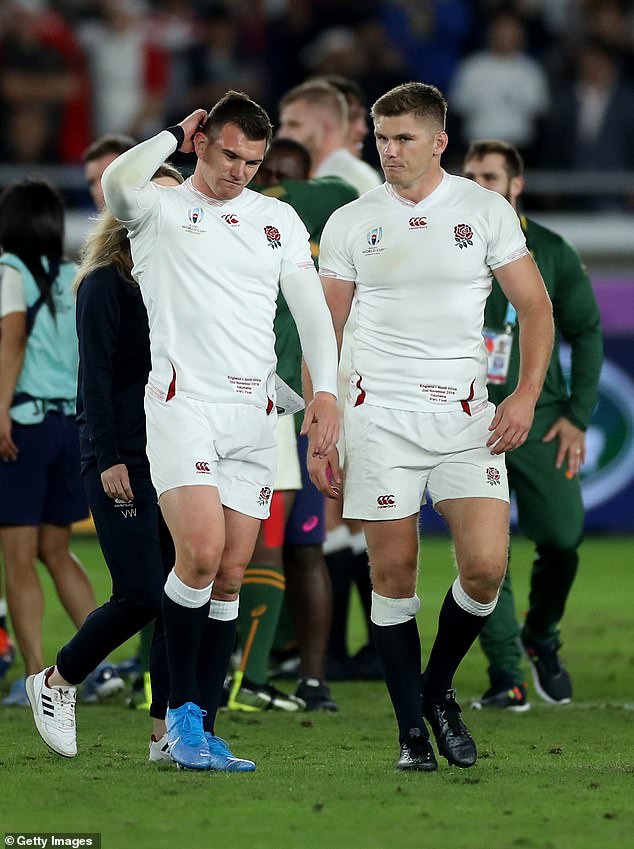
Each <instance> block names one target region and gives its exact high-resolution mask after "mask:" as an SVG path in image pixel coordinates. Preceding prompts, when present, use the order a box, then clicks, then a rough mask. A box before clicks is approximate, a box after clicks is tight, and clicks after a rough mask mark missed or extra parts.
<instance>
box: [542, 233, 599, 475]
mask: <svg viewBox="0 0 634 849" xmlns="http://www.w3.org/2000/svg"><path fill="white" fill-rule="evenodd" d="M551 250H552V251H553V252H556V253H555V256H554V259H555V260H556V264H555V268H556V275H557V277H556V286H555V288H554V292H553V313H554V318H555V326H556V327H557V330H558V331H559V333H560V334H561V336H562V338H563V339H565V340H566V342H568V344H569V345H570V396H569V398H568V403H567V405H566V407H565V408H564V411H563V415H562V416H560V417H559V418H558V419H557V420H556V421H555V422H553V424H552V425H551V427H550V428H549V429H548V432H547V433H546V434H545V436H544V442H551V441H552V440H554V439H556V440H557V456H556V458H555V466H556V467H557V468H558V469H559V468H561V467H562V465H563V463H564V461H565V462H566V465H567V474H568V475H569V476H570V477H572V476H574V475H576V474H577V473H578V471H579V469H580V467H581V465H582V464H583V463H584V462H585V459H586V433H585V432H586V429H587V427H588V423H589V421H590V416H591V415H592V411H593V410H594V406H595V404H596V398H597V389H598V385H599V376H600V373H601V364H602V362H603V339H602V335H601V319H600V316H599V308H598V306H597V302H596V298H595V296H594V292H593V290H592V282H591V280H590V277H589V275H588V272H587V269H586V267H585V266H584V264H583V262H582V260H581V257H580V256H579V254H578V253H577V251H576V250H575V249H574V248H573V247H572V245H570V244H568V242H566V241H564V240H563V239H561V240H559V241H558V242H556V243H555V244H554V245H553V246H552V248H551Z"/></svg>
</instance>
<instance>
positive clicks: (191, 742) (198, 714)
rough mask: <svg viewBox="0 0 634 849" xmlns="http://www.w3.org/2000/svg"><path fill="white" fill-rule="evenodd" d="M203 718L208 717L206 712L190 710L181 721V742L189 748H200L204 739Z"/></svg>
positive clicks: (198, 709) (197, 709)
mask: <svg viewBox="0 0 634 849" xmlns="http://www.w3.org/2000/svg"><path fill="white" fill-rule="evenodd" d="M203 716H207V711H206V710H201V709H200V708H196V709H194V708H191V707H190V708H188V709H187V712H186V713H185V716H184V717H183V718H182V719H181V720H180V721H179V723H178V725H179V730H180V733H181V740H182V741H183V743H185V745H187V746H198V745H199V744H200V742H201V741H202V739H204V732H203Z"/></svg>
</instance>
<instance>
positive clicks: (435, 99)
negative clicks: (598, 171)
mask: <svg viewBox="0 0 634 849" xmlns="http://www.w3.org/2000/svg"><path fill="white" fill-rule="evenodd" d="M445 116H446V102H445V99H444V97H443V95H442V94H441V93H440V92H439V91H438V89H436V88H434V87H433V86H430V85H425V84H423V83H406V84H404V85H401V86H398V87H396V88H395V89H392V90H391V91H389V92H388V93H387V94H385V95H383V96H382V97H380V98H379V99H378V100H377V101H376V103H375V104H374V106H373V109H372V117H373V119H374V126H375V137H376V144H377V148H378V151H379V155H380V158H381V165H382V167H383V170H384V173H385V178H386V182H385V184H384V185H383V186H381V187H380V188H378V189H374V190H373V191H370V192H367V193H366V194H364V195H362V196H361V197H360V198H359V199H358V200H355V201H353V202H352V203H350V204H348V205H347V206H344V207H342V208H340V209H339V210H337V211H336V212H334V213H333V215H332V216H331V218H330V219H329V221H328V223H327V224H326V228H325V229H324V232H323V236H322V240H321V251H320V273H321V276H322V283H323V285H324V289H325V292H326V300H327V301H328V305H329V307H330V310H331V313H332V316H333V320H334V324H335V330H336V332H337V334H338V335H339V337H340V335H341V330H342V328H343V326H344V324H345V321H346V318H347V316H348V313H349V310H350V305H351V303H352V299H353V296H355V295H356V299H357V303H358V311H357V327H356V330H355V332H354V336H353V342H352V365H353V372H352V376H351V382H350V391H349V395H348V400H347V404H346V409H345V417H344V424H345V427H344V432H345V451H346V454H345V481H344V510H343V515H344V516H347V517H349V518H358V519H362V520H363V528H364V531H365V534H366V537H367V541H368V550H369V556H370V564H371V571H372V582H373V593H372V615H371V618H372V628H373V635H374V641H375V644H376V648H377V653H378V655H379V659H380V662H381V667H382V669H383V674H384V678H385V681H386V684H387V688H388V691H389V695H390V698H391V700H392V704H393V706H394V710H395V713H396V718H397V723H398V728H399V740H400V746H401V752H400V757H399V760H398V762H397V767H398V768H399V769H415V770H422V771H432V770H435V769H437V762H436V758H435V755H434V751H433V749H432V746H431V743H430V741H429V734H428V730H427V727H426V725H425V722H424V719H423V717H424V718H425V719H427V720H428V722H429V723H430V725H431V728H432V731H433V732H434V736H435V738H436V742H437V746H438V751H439V753H440V754H441V755H443V756H444V757H445V758H446V759H447V760H448V761H449V763H451V764H453V765H456V766H459V767H469V766H472V765H473V764H474V763H475V760H476V757H477V752H476V745H475V742H474V740H473V738H472V737H471V735H470V733H469V731H468V729H467V728H466V726H465V725H464V722H463V721H462V719H461V716H460V707H459V705H458V703H457V702H456V699H455V690H454V689H453V686H452V684H453V676H454V673H455V672H456V670H457V668H458V665H459V664H460V662H461V660H462V659H463V657H464V656H465V655H466V653H467V651H468V649H469V647H470V646H471V645H472V643H473V642H474V640H475V639H476V637H477V636H478V633H479V631H480V630H481V628H482V626H483V624H484V622H485V620H486V617H487V616H488V615H489V614H490V613H491V611H492V610H493V609H494V607H495V604H496V600H497V594H498V588H499V586H500V583H501V581H502V578H503V576H504V571H505V569H506V562H507V540H508V527H509V505H508V486H507V479H506V469H505V464H504V452H505V451H510V450H512V449H513V448H517V447H518V446H519V445H521V444H522V443H523V442H524V440H525V439H526V435H527V433H528V431H529V428H530V425H531V422H532V419H533V411H534V407H535V402H536V401H537V398H538V396H539V393H540V389H541V386H542V382H543V378H544V373H545V370H546V367H547V364H548V360H549V357H550V352H551V348H552V341H553V329H552V309H551V304H550V300H549V298H548V295H547V293H546V290H545V287H544V284H543V281H542V279H541V276H540V274H539V272H538V270H537V267H536V266H535V264H534V262H533V260H532V259H531V257H530V255H529V253H528V251H527V249H526V244H525V241H524V236H523V234H522V231H521V228H520V226H519V223H518V218H517V215H516V214H515V212H514V211H513V209H512V207H511V206H510V204H508V203H507V202H506V201H505V200H504V198H502V197H501V196H500V195H498V194H495V193H493V192H489V191H487V190H485V189H482V188H481V187H480V186H477V185H475V184H474V183H473V182H469V181H467V180H465V179H463V178H462V177H455V176H453V175H450V174H447V173H446V172H445V171H444V170H443V169H442V168H441V165H440V159H441V155H442V153H443V151H444V150H445V148H446V146H447V141H448V140H447V135H446V133H445ZM493 271H495V276H496V278H497V280H498V281H499V282H500V285H501V286H502V288H503V290H504V292H505V293H506V295H507V296H508V298H509V300H510V301H511V303H512V304H513V305H514V306H515V308H516V309H517V314H518V317H519V326H520V350H521V361H522V362H521V372H520V379H519V383H518V386H517V389H516V390H515V392H513V394H512V395H510V396H509V397H508V398H507V399H506V400H505V401H504V402H503V403H502V404H501V405H500V406H499V407H498V408H497V410H495V408H494V407H493V405H492V404H490V403H489V401H488V400H487V391H486V379H487V356H486V351H485V347H484V343H483V340H482V322H483V313H484V304H485V300H486V298H487V296H488V294H489V292H490V290H491V280H492V272H493ZM308 457H309V469H310V470H311V474H312V477H313V480H314V481H315V483H316V484H317V485H318V486H319V487H320V489H321V490H322V492H324V493H325V494H327V495H329V496H330V497H335V496H336V495H337V493H336V492H334V491H333V489H332V483H331V476H332V474H333V473H334V475H335V477H336V478H338V477H339V469H338V457H337V454H336V450H335V451H334V452H333V453H332V454H331V456H330V457H328V458H326V459H323V458H320V457H318V456H316V455H315V452H314V451H311V450H310V447H309V452H308ZM425 488H427V490H428V492H429V495H430V497H431V500H432V502H433V505H434V507H435V509H436V510H437V511H438V512H439V513H440V514H441V515H442V516H443V517H444V519H445V520H446V521H447V524H448V526H449V529H450V532H451V535H452V537H453V543H454V548H455V555H456V562H457V567H458V577H457V578H456V580H455V581H454V583H453V585H452V587H451V588H450V590H449V591H448V593H447V596H446V597H445V600H444V602H443V605H442V609H441V611H440V617H439V622H438V632H437V636H436V639H435V642H434V645H433V647H432V649H431V653H430V656H429V660H428V662H427V666H426V669H425V671H424V673H423V675H422V677H421V646H420V639H419V634H418V629H417V625H416V619H415V616H416V613H417V611H418V609H419V606H420V602H419V599H418V597H417V595H416V578H417V563H418V517H419V509H420V505H421V503H422V502H423V500H424V490H425Z"/></svg>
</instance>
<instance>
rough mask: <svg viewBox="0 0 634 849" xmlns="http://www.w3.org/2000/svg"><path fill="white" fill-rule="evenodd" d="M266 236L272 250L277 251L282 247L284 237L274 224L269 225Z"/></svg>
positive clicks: (265, 230)
mask: <svg viewBox="0 0 634 849" xmlns="http://www.w3.org/2000/svg"><path fill="white" fill-rule="evenodd" d="M264 235H265V236H266V240H267V242H268V244H269V247H270V248H273V250H275V248H281V247H282V236H281V234H280V231H279V230H278V229H277V227H273V225H272V224H267V226H266V227H265V228H264Z"/></svg>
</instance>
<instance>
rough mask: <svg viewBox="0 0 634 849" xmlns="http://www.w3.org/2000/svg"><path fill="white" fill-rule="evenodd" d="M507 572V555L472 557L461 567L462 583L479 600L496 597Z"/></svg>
mask: <svg viewBox="0 0 634 849" xmlns="http://www.w3.org/2000/svg"><path fill="white" fill-rule="evenodd" d="M505 573H506V556H504V557H502V556H499V557H487V558H482V559H477V558H476V559H472V560H470V562H469V563H468V564H467V565H466V566H463V567H461V568H460V583H461V585H462V587H463V589H464V591H465V592H466V593H467V594H468V595H469V596H470V597H471V598H474V599H475V600H476V601H478V602H483V603H487V602H490V601H492V600H493V599H494V598H496V596H497V594H498V591H499V589H500V585H501V584H502V581H503V580H504V575H505Z"/></svg>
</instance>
